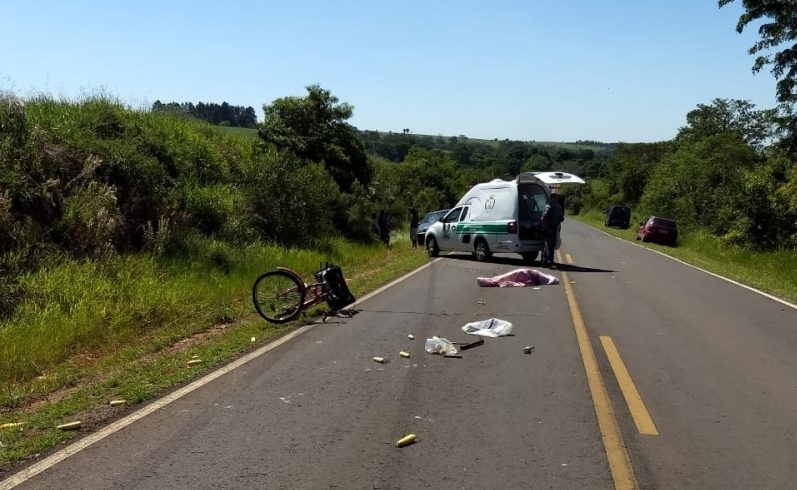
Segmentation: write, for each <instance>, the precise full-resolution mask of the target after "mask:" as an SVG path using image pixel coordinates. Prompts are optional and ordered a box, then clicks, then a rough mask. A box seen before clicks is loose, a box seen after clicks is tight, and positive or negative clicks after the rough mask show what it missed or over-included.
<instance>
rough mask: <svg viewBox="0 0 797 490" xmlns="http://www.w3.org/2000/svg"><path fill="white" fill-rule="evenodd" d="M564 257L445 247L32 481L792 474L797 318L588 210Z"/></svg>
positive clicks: (276, 482)
mask: <svg viewBox="0 0 797 490" xmlns="http://www.w3.org/2000/svg"><path fill="white" fill-rule="evenodd" d="M561 252H562V260H563V261H564V262H565V265H563V266H562V270H563V271H565V274H564V275H563V274H562V271H555V272H554V275H556V276H558V277H563V276H564V277H563V278H564V279H565V280H564V281H563V284H560V285H554V286H542V287H541V288H540V289H532V288H514V289H499V288H479V287H478V286H477V284H476V280H475V278H476V277H477V276H492V275H496V274H500V273H503V272H507V271H509V270H511V269H513V268H515V267H520V266H522V263H521V262H520V260H519V257H517V256H514V255H506V256H498V257H495V258H494V259H493V261H492V262H490V263H478V262H475V261H473V260H471V259H470V258H469V256H465V255H457V256H446V257H443V258H441V259H440V260H438V261H436V262H434V263H433V264H432V265H431V266H429V267H427V268H426V269H424V270H422V271H420V272H419V273H417V274H415V275H414V276H412V277H411V278H409V279H407V280H406V281H403V282H401V283H399V284H398V285H396V286H394V287H392V288H390V289H388V290H386V291H384V292H382V293H381V294H378V295H376V296H375V297H373V298H371V299H369V300H367V301H365V302H363V303H361V304H359V306H358V307H359V308H361V309H362V312H361V313H360V314H358V315H357V316H355V317H354V318H352V319H346V320H340V323H334V324H326V325H319V326H316V327H315V328H312V329H310V330H309V331H307V332H306V333H304V334H302V335H300V336H298V337H296V338H294V339H292V340H290V341H288V342H286V343H284V344H282V345H280V346H279V347H277V348H275V349H274V350H272V351H270V352H268V353H267V354H265V355H263V356H260V357H258V358H257V359H255V360H252V361H250V362H249V363H247V364H245V365H244V366H242V367H241V368H239V369H236V370H234V371H233V372H231V373H229V374H227V375H225V376H223V377H221V378H219V379H217V380H215V381H213V382H211V383H209V384H207V385H205V386H204V387H202V388H200V389H198V390H196V391H194V392H192V393H190V394H189V395H187V396H185V397H183V398H181V399H179V400H177V401H175V402H173V403H171V404H169V405H167V406H165V407H164V408H162V409H160V410H158V411H156V412H154V413H153V414H151V415H149V416H147V417H145V418H143V419H141V420H140V421H138V422H136V423H133V424H132V425H129V426H128V427H126V428H124V429H122V430H120V431H118V432H115V433H114V434H112V435H110V436H108V437H106V438H104V439H102V440H101V441H99V442H97V443H95V444H93V445H91V446H89V447H88V448H87V449H85V450H83V451H81V452H79V453H77V454H75V455H73V456H71V457H69V458H67V459H65V460H64V461H63V462H61V463H59V464H57V465H55V466H53V467H52V468H50V469H48V470H46V471H44V472H42V473H40V474H38V475H36V476H34V477H32V478H31V479H29V480H27V481H26V482H24V483H23V484H21V485H20V486H19V487H18V488H69V489H71V488H92V489H96V488H152V489H156V488H157V489H161V488H189V487H190V488H343V489H349V488H365V489H371V488H508V489H510V488H568V489H569V488H613V487H614V486H615V483H617V485H618V487H624V486H630V487H633V486H634V485H635V484H636V485H638V486H639V487H641V488H666V489H669V488H699V489H708V488H718V489H727V488H757V489H758V488H795V486H797V483H795V482H797V457H795V455H797V434H795V429H796V428H797V310H795V309H793V308H790V307H788V306H786V305H783V304H780V303H778V302H775V301H773V300H771V299H768V298H765V297H763V296H761V295H758V294H756V293H754V292H751V291H748V290H746V289H743V288H741V287H738V286H735V285H733V284H730V283H728V282H725V281H723V280H721V279H718V278H715V277H712V276H710V275H708V274H705V273H703V272H701V271H698V270H695V269H693V268H690V267H687V266H685V265H682V264H679V263H677V262H675V261H672V260H670V259H667V258H665V257H662V256H660V255H658V254H655V253H653V252H650V251H648V250H645V249H642V248H639V247H636V246H634V245H632V244H627V243H623V242H621V241H619V240H616V239H614V238H611V237H609V236H606V235H604V234H602V233H600V232H599V231H597V230H594V229H592V228H589V227H586V226H584V225H581V224H578V223H575V222H573V221H570V220H568V221H567V222H566V223H565V226H564V230H563V245H562V250H561ZM419 253H420V251H419ZM567 262H572V264H567ZM569 296H570V298H569V299H570V301H568V297H569ZM574 316H579V317H580V318H581V319H583V322H582V328H585V330H584V333H585V334H586V336H585V337H583V338H584V341H583V343H582V344H579V341H578V337H577V332H578V331H579V330H578V328H579V327H578V323H579V321H578V320H576V321H575V323H574ZM490 317H497V318H502V319H505V320H509V321H511V322H512V323H513V324H514V335H513V336H509V337H502V338H495V339H486V341H485V344H484V345H481V346H478V347H475V348H473V349H469V350H466V351H463V352H462V358H461V359H457V358H444V357H441V356H435V355H430V354H427V353H425V352H424V350H423V346H424V340H425V339H426V338H428V337H431V336H433V335H438V336H441V337H446V338H448V339H450V340H452V341H455V342H463V341H470V340H476V338H475V337H472V336H468V335H465V334H464V333H463V332H462V330H461V326H462V325H464V324H465V323H467V322H470V321H476V320H482V319H487V318H490ZM408 334H413V335H414V336H415V340H410V339H408V338H407V335H408ZM607 339H608V340H607ZM527 345H529V346H534V350H533V353H532V354H529V355H526V354H524V353H523V347H524V346H527ZM402 350H403V351H407V352H410V353H411V354H412V358H410V359H404V358H401V357H399V351H402ZM590 353H594V359H595V360H597V364H596V365H595V366H596V367H597V369H596V370H595V372H592V373H591V374H590V367H589V362H587V363H585V361H584V359H585V356H586V357H589V354H590ZM374 356H382V357H385V358H387V359H388V360H389V362H388V363H386V364H378V363H376V362H374V361H373V360H372V357H374ZM610 358H611V359H612V360H613V361H614V362H613V363H612V362H610ZM618 359H619V361H618ZM620 364H622V367H621V366H620ZM623 367H624V368H625V369H623ZM618 373H619V374H618ZM590 376H591V378H590ZM603 387H605V390H603V391H605V393H606V395H607V397H606V398H605V400H608V408H607V403H604V402H603V401H602V399H601V397H600V391H601V390H602V389H603ZM623 388H625V389H626V391H627V393H626V395H625V396H624V391H623ZM633 388H635V389H636V395H634V391H633ZM626 396H628V398H629V400H631V402H630V403H629V402H627V401H626ZM596 407H597V408H596ZM601 414H602V416H603V417H604V418H603V419H602V420H603V422H602V423H600V424H599V420H600V419H601ZM612 430H614V434H615V436H617V437H619V443H620V444H621V446H620V448H621V450H617V447H615V448H614V449H612V446H611V445H612V440H613V437H614V436H612V433H613V432H612ZM640 432H643V433H640ZM408 433H413V434H416V436H417V442H416V443H415V444H413V445H410V446H407V447H404V448H396V447H394V443H395V442H396V441H397V440H398V439H399V438H401V437H402V436H404V435H405V434H408ZM614 442H615V443H617V442H618V439H617V438H615V439H614ZM623 447H624V448H623ZM624 461H625V462H624ZM628 464H630V467H629V469H630V470H632V472H633V473H631V478H632V479H631V481H628V480H623V479H622V478H620V479H618V474H617V473H616V471H617V468H620V469H622V467H623V465H628Z"/></svg>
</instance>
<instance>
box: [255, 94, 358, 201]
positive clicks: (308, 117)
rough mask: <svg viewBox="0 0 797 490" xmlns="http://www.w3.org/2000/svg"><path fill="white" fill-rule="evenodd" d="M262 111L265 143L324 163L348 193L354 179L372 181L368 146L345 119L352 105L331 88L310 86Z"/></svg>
mask: <svg viewBox="0 0 797 490" xmlns="http://www.w3.org/2000/svg"><path fill="white" fill-rule="evenodd" d="M263 110H264V112H265V116H264V120H263V122H262V123H261V124H260V125H259V126H258V129H257V132H258V135H259V136H260V139H261V141H262V142H263V144H264V145H266V146H273V147H276V148H279V149H281V150H287V151H289V152H291V153H293V154H294V155H296V156H298V157H299V158H303V159H307V160H311V161H315V162H320V163H323V164H324V166H325V167H326V169H327V171H328V172H329V173H330V175H332V178H333V179H334V180H335V182H337V184H338V185H339V186H340V188H341V190H343V191H345V192H347V191H349V190H350V189H351V186H352V184H353V183H354V181H355V180H357V181H359V182H360V183H361V184H363V185H366V184H368V182H369V181H370V180H371V174H372V171H371V167H370V165H369V163H368V158H367V157H366V154H365V148H364V146H363V144H362V142H361V141H360V140H359V139H358V138H357V136H356V133H355V129H354V128H353V127H352V126H351V125H349V124H348V123H347V122H346V121H347V120H348V119H349V118H350V117H351V115H352V110H353V108H352V106H351V105H349V104H346V103H339V102H338V98H337V97H335V96H333V95H332V94H331V92H330V91H329V90H324V89H323V88H321V87H320V86H319V85H310V86H308V87H307V96H305V97H283V98H279V99H276V100H275V101H274V102H273V103H272V104H271V105H266V106H264V107H263Z"/></svg>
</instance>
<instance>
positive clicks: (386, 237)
mask: <svg viewBox="0 0 797 490" xmlns="http://www.w3.org/2000/svg"><path fill="white" fill-rule="evenodd" d="M377 221H378V223H379V238H381V239H382V241H383V242H385V245H387V246H388V247H389V246H390V224H389V223H388V217H387V212H385V210H384V209H383V210H381V211H379V219H378V220H377Z"/></svg>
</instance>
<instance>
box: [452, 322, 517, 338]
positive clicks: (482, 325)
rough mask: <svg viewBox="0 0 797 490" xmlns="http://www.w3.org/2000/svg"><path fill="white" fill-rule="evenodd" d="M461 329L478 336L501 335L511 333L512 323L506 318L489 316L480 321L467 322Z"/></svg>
mask: <svg viewBox="0 0 797 490" xmlns="http://www.w3.org/2000/svg"><path fill="white" fill-rule="evenodd" d="M462 331H463V332H465V333H466V334H469V335H478V336H480V337H503V336H505V335H511V334H512V324H511V323H509V322H508V321H506V320H499V319H498V318H490V319H488V320H482V321H480V322H471V323H467V324H465V325H464V326H463V327H462Z"/></svg>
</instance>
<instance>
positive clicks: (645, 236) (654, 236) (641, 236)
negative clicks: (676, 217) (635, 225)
mask: <svg viewBox="0 0 797 490" xmlns="http://www.w3.org/2000/svg"><path fill="white" fill-rule="evenodd" d="M640 225H641V226H640V227H639V229H638V230H637V232H636V239H637V240H642V241H643V242H654V243H660V244H662V245H672V246H673V247H674V246H675V245H677V243H678V225H677V224H676V223H675V221H673V220H671V219H667V218H659V217H657V216H651V217H650V218H648V220H647V221H644V222H642V223H640Z"/></svg>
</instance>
